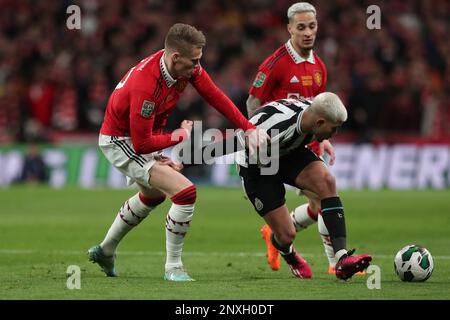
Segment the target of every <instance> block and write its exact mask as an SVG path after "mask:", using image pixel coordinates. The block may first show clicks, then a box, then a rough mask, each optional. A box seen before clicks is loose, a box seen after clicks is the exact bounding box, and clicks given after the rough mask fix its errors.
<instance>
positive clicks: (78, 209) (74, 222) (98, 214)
mask: <svg viewBox="0 0 450 320" xmlns="http://www.w3.org/2000/svg"><path fill="white" fill-rule="evenodd" d="M133 193H134V190H108V189H99V190H79V189H75V188H72V189H70V188H68V189H60V190H55V189H50V188H46V187H31V186H28V187H13V188H7V189H2V190H0V204H1V206H0V299H152V300H154V299H164V300H166V299H167V300H169V299H170V300H171V299H181V300H183V299H227V300H228V299H252V300H253V299H257V300H266V299H267V300H269V299H270V300H278V299H450V233H449V231H450V194H449V191H448V190H444V191H345V192H341V197H342V199H343V203H344V205H345V208H346V211H345V212H346V222H347V233H348V244H349V248H353V247H355V248H356V249H357V253H369V254H372V255H373V264H375V265H378V266H379V267H380V268H381V289H379V290H377V289H373V290H369V289H368V288H367V286H366V281H367V279H368V277H369V275H364V276H354V277H353V278H352V279H351V280H349V281H347V282H344V281H340V280H337V279H336V278H335V277H334V276H330V275H328V274H326V269H327V262H326V257H325V255H324V253H323V247H322V244H321V242H320V238H319V235H318V232H317V227H316V226H315V225H314V226H312V227H310V228H309V229H308V230H305V231H302V232H301V233H299V234H298V235H297V239H296V242H295V244H296V247H297V248H298V250H299V251H300V252H301V253H302V254H303V255H304V257H305V258H306V259H307V260H308V261H309V263H310V265H311V267H312V269H313V273H314V274H313V279H311V280H300V279H296V278H294V277H293V276H292V275H291V273H290V271H289V269H288V267H287V266H286V264H284V261H282V268H281V270H280V271H278V272H274V271H272V270H270V268H269V266H268V265H267V264H266V260H265V256H264V252H265V246H264V242H263V240H262V239H261V237H260V233H259V228H260V227H261V226H262V224H263V220H262V219H261V218H259V216H258V215H257V214H256V213H255V212H254V211H253V209H252V207H251V205H250V203H249V202H247V201H246V200H244V198H243V196H242V191H241V190H240V189H233V188H231V189H223V188H206V187H200V188H199V189H198V202H197V205H196V213H195V216H194V221H193V224H192V226H191V229H190V230H189V233H188V235H187V237H186V240H185V248H184V257H183V261H184V264H185V266H186V267H187V268H188V270H189V272H190V274H191V275H192V276H193V277H194V278H195V279H197V281H196V282H192V283H169V282H166V281H164V280H163V271H164V260H165V253H164V251H165V241H164V239H165V235H164V218H165V214H166V212H167V210H168V208H169V205H170V203H169V201H166V202H165V203H164V204H163V205H162V206H160V207H159V208H158V209H157V210H155V211H154V212H152V213H151V215H150V216H149V217H148V218H147V219H146V220H145V221H144V222H143V223H142V224H141V225H140V226H139V227H138V228H137V229H135V230H134V231H132V232H131V233H130V234H129V235H128V236H127V237H126V238H125V240H124V241H123V242H122V244H121V246H120V247H119V252H118V259H117V265H116V268H117V270H118V272H119V275H120V276H119V277H118V278H106V277H105V276H104V274H103V273H102V272H100V270H99V267H98V266H97V265H94V264H92V263H90V262H88V261H87V255H86V250H87V249H88V248H89V247H90V246H92V245H94V244H97V243H99V242H100V241H101V240H102V239H103V236H104V235H105V233H106V231H107V229H108V228H109V226H110V224H111V222H112V220H113V219H114V217H115V215H116V213H117V210H118V208H119V207H120V205H121V204H122V202H123V201H125V200H126V199H127V198H128V197H129V196H131V195H132V194H133ZM304 201H305V199H304V198H300V197H297V196H296V195H295V194H294V193H293V192H287V203H288V205H289V207H290V208H293V207H294V206H296V205H298V204H299V203H301V202H304ZM407 244H421V245H424V246H425V247H427V248H428V249H429V250H430V251H431V253H432V254H433V256H434V262H435V269H434V273H433V275H432V277H431V278H430V279H429V280H428V281H426V282H424V283H404V282H401V281H400V280H399V279H398V278H397V276H396V275H395V274H394V270H393V258H394V255H395V253H396V252H397V251H398V250H399V249H400V248H402V247H403V246H405V245H407ZM70 265H77V266H79V267H80V269H81V289H79V290H76V289H75V290H69V289H68V288H67V287H66V279H67V273H66V272H67V268H68V267H69V266H70Z"/></svg>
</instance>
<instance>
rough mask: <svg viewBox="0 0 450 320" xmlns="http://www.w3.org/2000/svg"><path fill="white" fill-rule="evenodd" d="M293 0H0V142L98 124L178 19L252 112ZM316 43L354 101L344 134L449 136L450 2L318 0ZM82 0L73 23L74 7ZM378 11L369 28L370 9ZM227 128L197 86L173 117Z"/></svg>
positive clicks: (337, 86) (337, 85)
mask: <svg viewBox="0 0 450 320" xmlns="http://www.w3.org/2000/svg"><path fill="white" fill-rule="evenodd" d="M294 2H295V1H292V0H291V1H286V0H246V1H236V0H220V1H217V0H214V1H213V0H199V1H186V0H133V1H131V0H129V1H127V0H84V1H83V0H80V1H52V0H41V1H34V0H28V1H27V0H0V142H2V143H6V142H14V141H36V140H40V141H48V140H55V139H56V137H58V134H68V135H70V134H86V133H87V134H92V135H94V134H96V133H97V132H98V129H99V127H100V125H101V122H102V120H103V113H104V109H105V107H106V104H107V100H108V97H109V95H110V93H111V91H112V90H113V89H114V87H115V85H116V84H117V82H118V81H119V80H120V79H121V78H122V76H123V75H124V74H125V73H126V71H127V70H128V69H129V68H130V67H132V66H133V65H135V64H136V63H137V62H138V61H140V60H141V59H142V58H144V57H146V56H148V55H150V54H151V53H153V52H155V51H157V50H159V49H160V48H162V47H163V43H164V36H165V33H166V32H167V30H168V29H169V27H170V26H171V25H172V24H173V23H176V22H184V23H188V24H192V25H194V26H196V27H197V28H198V29H200V30H202V31H203V32H204V33H205V35H206V37H207V45H206V47H205V49H204V55H203V58H202V62H201V63H202V65H203V67H204V68H205V69H206V70H207V71H208V72H209V73H210V75H211V77H212V78H213V80H214V81H215V82H216V84H217V85H218V86H219V87H220V88H221V89H222V90H223V91H224V92H225V93H226V94H227V95H228V96H229V97H230V98H231V99H232V100H233V101H234V102H235V103H236V105H237V106H238V107H239V108H240V109H241V110H242V112H243V113H244V114H246V111H245V100H246V99H247V96H248V90H249V88H250V85H251V84H252V82H253V78H254V76H255V74H256V71H257V68H258V66H259V65H260V63H261V62H262V61H263V60H264V59H265V58H266V57H267V56H269V55H270V54H271V53H272V52H273V51H275V50H276V49H277V48H278V47H279V46H280V45H282V44H283V43H285V42H286V41H287V40H288V38H289V34H288V32H287V30H286V23H287V18H286V11H287V8H288V7H289V6H290V5H291V4H292V3H294ZM310 2H311V3H312V4H313V5H314V6H315V7H316V9H317V11H318V21H319V31H318V39H317V42H316V45H315V50H316V52H317V53H318V54H319V56H320V57H321V58H322V60H323V61H324V62H325V64H326V66H327V68H328V73H329V75H328V90H329V91H333V92H336V93H337V94H339V95H340V96H341V97H342V99H343V101H344V102H345V103H346V105H347V107H348V109H349V121H348V123H347V124H346V125H345V127H344V130H343V131H344V133H347V134H348V136H351V137H353V138H354V139H356V140H357V141H389V140H390V139H392V138H393V137H401V136H405V135H406V136H412V137H426V138H433V139H442V138H448V137H449V136H450V126H448V124H449V123H450V103H449V101H450V99H449V98H450V97H449V96H450V70H449V66H450V42H449V28H450V2H449V1H447V0H433V1H426V0H416V1H414V0H411V1H400V0H389V1H388V0H386V1H377V0H376V1H357V0H337V1H326V0H318V1H315V0H311V1H310ZM72 4H76V5H78V6H79V7H80V8H81V29H80V30H77V29H74V30H69V29H68V28H67V26H66V20H67V19H68V18H69V16H70V14H69V13H67V12H66V10H67V8H68V7H69V6H70V5H72ZM372 4H376V5H378V6H379V7H380V9H381V29H379V30H377V29H375V30H369V29H368V28H367V26H366V20H367V18H368V17H369V14H368V13H366V8H367V7H368V6H369V5H372ZM183 119H192V120H195V119H202V120H203V121H204V127H215V128H226V127H231V125H230V124H229V123H227V122H226V121H225V120H224V119H223V117H221V116H220V115H218V113H217V112H216V111H215V110H213V109H212V108H208V107H207V106H206V105H205V102H203V100H202V99H201V98H200V97H199V96H198V94H196V92H195V91H194V90H193V89H190V90H187V91H186V94H185V95H184V96H183V98H182V99H181V100H180V102H179V105H178V107H177V109H176V111H175V112H174V113H173V114H172V116H171V119H170V121H169V129H173V128H175V127H178V125H179V123H180V122H181V120H183Z"/></svg>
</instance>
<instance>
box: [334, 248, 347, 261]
mask: <svg viewBox="0 0 450 320" xmlns="http://www.w3.org/2000/svg"><path fill="white" fill-rule="evenodd" d="M346 253H347V250H345V249H341V250H339V251H338V252H336V253H335V256H336V261H339V260H340V259H341V257H342V256H343V255H344V254H346Z"/></svg>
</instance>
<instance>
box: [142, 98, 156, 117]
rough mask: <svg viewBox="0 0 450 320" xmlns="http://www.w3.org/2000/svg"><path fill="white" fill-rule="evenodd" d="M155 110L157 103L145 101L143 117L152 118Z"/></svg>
mask: <svg viewBox="0 0 450 320" xmlns="http://www.w3.org/2000/svg"><path fill="white" fill-rule="evenodd" d="M153 110H155V103H154V102H150V101H147V100H144V102H143V103H142V108H141V116H143V117H144V118H150V117H151V115H152V113H153Z"/></svg>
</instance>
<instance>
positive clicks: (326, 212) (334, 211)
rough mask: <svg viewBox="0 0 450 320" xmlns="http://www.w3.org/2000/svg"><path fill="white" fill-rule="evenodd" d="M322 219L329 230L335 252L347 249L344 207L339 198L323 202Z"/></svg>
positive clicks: (327, 199)
mask: <svg viewBox="0 0 450 320" xmlns="http://www.w3.org/2000/svg"><path fill="white" fill-rule="evenodd" d="M321 205H322V218H323V222H324V223H325V226H326V227H327V229H328V232H329V234H330V239H331V245H332V246H333V250H334V252H335V253H336V252H338V251H339V250H341V249H346V247H347V235H346V230H345V217H344V207H343V206H342V202H341V199H340V198H339V197H332V198H326V199H323V200H322V201H321Z"/></svg>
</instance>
